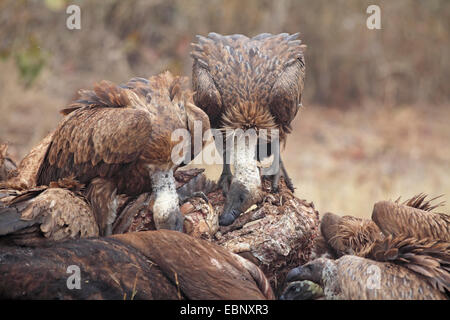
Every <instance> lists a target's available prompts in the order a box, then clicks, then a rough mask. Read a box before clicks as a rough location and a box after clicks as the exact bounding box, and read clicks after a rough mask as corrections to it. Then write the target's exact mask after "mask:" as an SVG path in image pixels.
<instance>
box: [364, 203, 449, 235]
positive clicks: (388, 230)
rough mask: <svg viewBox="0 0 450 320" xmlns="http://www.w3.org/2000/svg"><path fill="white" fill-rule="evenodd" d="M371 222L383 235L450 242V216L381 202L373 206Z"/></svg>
mask: <svg viewBox="0 0 450 320" xmlns="http://www.w3.org/2000/svg"><path fill="white" fill-rule="evenodd" d="M372 220H373V221H374V222H375V223H376V224H377V225H378V227H379V228H380V229H381V231H382V232H383V233H384V234H385V235H393V236H396V235H405V236H406V235H409V236H411V237H414V238H416V239H423V238H430V239H434V240H442V241H446V242H450V216H449V215H447V214H443V213H436V212H429V211H424V210H421V209H417V208H413V207H409V206H406V205H401V204H398V203H395V202H391V201H381V202H377V203H376V204H375V205H374V208H373V212H372Z"/></svg>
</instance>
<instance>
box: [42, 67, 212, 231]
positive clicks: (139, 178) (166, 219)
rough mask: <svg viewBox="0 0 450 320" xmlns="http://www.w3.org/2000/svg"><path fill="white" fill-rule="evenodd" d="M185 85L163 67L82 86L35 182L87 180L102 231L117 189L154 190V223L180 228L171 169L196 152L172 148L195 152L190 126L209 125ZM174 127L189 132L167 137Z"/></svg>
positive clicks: (111, 215) (110, 215) (109, 223)
mask: <svg viewBox="0 0 450 320" xmlns="http://www.w3.org/2000/svg"><path fill="white" fill-rule="evenodd" d="M186 86H187V78H184V77H175V76H173V75H172V74H171V73H170V72H164V73H161V74H159V75H156V76H152V77H150V78H149V79H148V80H147V79H143V78H133V79H131V80H130V81H129V82H128V83H126V84H124V85H115V84H113V83H111V82H108V81H101V82H100V83H98V84H96V85H95V86H94V89H93V90H80V92H79V94H80V98H79V100H77V101H75V102H74V103H72V104H71V105H69V106H68V108H66V109H64V110H63V111H62V113H63V114H66V116H65V118H64V119H63V120H62V121H61V122H60V124H59V125H58V127H57V128H56V130H55V131H54V133H53V135H52V137H51V141H50V143H49V146H48V148H47V150H46V153H45V156H44V159H43V161H42V163H41V165H40V167H39V170H38V172H37V185H49V184H50V183H51V182H52V181H58V180H59V179H62V178H66V177H73V178H74V179H76V180H78V181H79V182H80V183H82V184H85V185H86V188H87V190H86V197H87V199H88V201H89V202H90V204H91V205H92V208H93V211H94V215H95V219H96V221H97V224H98V226H99V230H100V235H109V234H111V232H112V224H113V222H114V220H115V219H116V215H117V206H118V203H117V197H116V196H117V195H118V194H125V195H128V196H138V195H140V194H142V193H144V192H153V193H154V195H155V201H154V205H153V211H154V221H155V225H156V228H158V229H172V230H178V231H181V230H182V228H183V216H182V214H181V213H180V210H179V199H178V196H177V193H176V190H175V179H174V175H173V172H174V171H175V170H176V169H177V168H178V167H179V166H180V165H182V164H185V163H186V162H188V161H190V160H191V158H192V157H195V155H196V154H192V153H189V152H187V153H183V154H177V153H174V154H173V152H172V151H173V150H176V148H178V147H179V146H180V144H182V145H183V148H180V149H181V150H185V149H184V146H187V148H188V149H189V148H190V149H189V150H191V149H194V148H193V140H194V123H197V122H200V123H201V126H200V128H201V130H203V131H202V132H200V133H197V134H202V133H203V132H205V131H206V130H208V129H209V119H208V116H207V115H206V114H205V113H204V112H203V111H202V110H201V109H199V108H197V107H196V106H195V105H194V104H193V102H192V93H191V92H190V91H189V90H187V89H185V87H186ZM177 129H184V130H188V132H190V134H191V137H190V138H189V139H185V140H183V139H179V137H173V133H174V132H175V131H176V130H177ZM175 138H176V139H175ZM177 139H178V140H177ZM200 147H201V146H200ZM199 149H200V150H199ZM195 150H197V152H200V151H201V148H198V147H197V148H195ZM188 156H190V158H188ZM177 157H178V158H180V160H181V161H178V159H176V158H177Z"/></svg>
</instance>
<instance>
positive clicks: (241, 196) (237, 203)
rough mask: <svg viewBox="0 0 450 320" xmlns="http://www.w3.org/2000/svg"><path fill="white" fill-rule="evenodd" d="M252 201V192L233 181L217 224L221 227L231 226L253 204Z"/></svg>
mask: <svg viewBox="0 0 450 320" xmlns="http://www.w3.org/2000/svg"><path fill="white" fill-rule="evenodd" d="M252 199H253V195H252V192H251V191H250V190H249V189H248V188H247V187H246V186H245V185H244V184H242V183H241V182H239V181H238V180H236V179H233V181H232V182H231V186H230V190H229V191H228V194H227V198H226V200H225V205H224V209H223V213H222V215H221V216H220V217H219V224H220V225H221V226H228V225H230V224H232V223H233V222H234V220H236V218H237V217H238V216H239V215H240V214H241V213H242V212H244V211H245V210H247V209H248V208H249V207H250V206H251V205H252V204H253V203H254V202H253V201H252Z"/></svg>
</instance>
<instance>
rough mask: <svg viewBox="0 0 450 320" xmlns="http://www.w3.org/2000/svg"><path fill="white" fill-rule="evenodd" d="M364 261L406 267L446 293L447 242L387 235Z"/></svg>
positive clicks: (449, 287)
mask: <svg viewBox="0 0 450 320" xmlns="http://www.w3.org/2000/svg"><path fill="white" fill-rule="evenodd" d="M368 258H371V259H374V260H376V261H386V262H392V263H395V264H398V265H400V266H403V267H406V268H408V269H409V270H411V271H414V272H417V273H418V274H420V275H422V276H424V277H425V278H426V279H427V280H428V281H429V282H430V283H431V285H432V286H433V287H434V288H435V289H438V290H440V291H442V292H444V293H445V291H447V292H450V242H445V241H439V240H431V239H428V238H424V239H420V240H418V239H416V238H411V237H408V236H397V237H395V238H394V237H392V236H391V235H390V236H388V237H386V238H385V239H384V240H383V241H379V242H377V243H375V244H374V246H373V248H372V249H371V251H370V252H369V254H368Z"/></svg>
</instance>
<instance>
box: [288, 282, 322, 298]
mask: <svg viewBox="0 0 450 320" xmlns="http://www.w3.org/2000/svg"><path fill="white" fill-rule="evenodd" d="M322 297H323V289H322V287H320V286H319V285H318V284H317V283H315V282H312V281H309V280H303V281H294V282H291V283H289V284H288V286H287V287H286V289H284V291H283V293H282V295H281V296H280V300H314V299H319V298H322Z"/></svg>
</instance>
